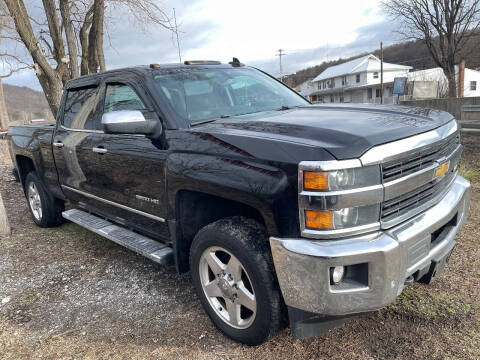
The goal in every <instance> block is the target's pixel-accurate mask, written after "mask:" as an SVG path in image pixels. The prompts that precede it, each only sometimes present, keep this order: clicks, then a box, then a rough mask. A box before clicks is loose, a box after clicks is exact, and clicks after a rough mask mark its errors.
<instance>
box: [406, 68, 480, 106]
mask: <svg viewBox="0 0 480 360" xmlns="http://www.w3.org/2000/svg"><path fill="white" fill-rule="evenodd" d="M458 79H459V76H458V66H457V65H456V66H455V81H456V82H457V95H458ZM419 82H422V83H424V84H426V83H430V84H431V86H432V87H436V89H437V90H436V91H435V93H436V94H435V95H434V96H428V97H443V96H447V94H448V81H447V77H446V76H445V74H444V72H443V70H442V69H441V68H433V69H426V70H419V71H412V72H410V73H408V75H407V84H410V85H409V86H408V88H409V91H408V95H407V96H409V97H412V98H417V99H418V98H421V97H425V96H422V94H421V92H420V91H416V90H417V86H415V85H416V84H417V83H419ZM424 88H425V87H424ZM463 96H464V97H474V96H480V71H477V70H472V69H468V68H465V72H464V80H463Z"/></svg>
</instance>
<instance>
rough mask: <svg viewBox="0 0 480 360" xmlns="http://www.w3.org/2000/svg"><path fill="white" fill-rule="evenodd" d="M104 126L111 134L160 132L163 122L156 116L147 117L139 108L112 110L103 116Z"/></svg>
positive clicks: (149, 133)
mask: <svg viewBox="0 0 480 360" xmlns="http://www.w3.org/2000/svg"><path fill="white" fill-rule="evenodd" d="M102 127H103V130H104V131H105V132H106V133H110V134H144V135H152V134H154V133H159V132H161V130H159V128H160V129H161V124H160V121H159V119H158V118H157V117H156V116H155V117H154V119H145V117H144V116H143V114H142V113H141V112H140V111H138V110H120V111H112V112H109V113H106V114H103V116H102Z"/></svg>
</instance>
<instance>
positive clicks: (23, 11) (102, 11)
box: [0, 0, 173, 116]
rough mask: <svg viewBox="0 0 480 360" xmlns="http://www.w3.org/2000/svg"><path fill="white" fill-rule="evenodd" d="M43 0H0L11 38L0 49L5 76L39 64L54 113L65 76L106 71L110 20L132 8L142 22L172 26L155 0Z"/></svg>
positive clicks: (0, 12) (6, 33) (0, 11)
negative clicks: (106, 34)
mask: <svg viewBox="0 0 480 360" xmlns="http://www.w3.org/2000/svg"><path fill="white" fill-rule="evenodd" d="M41 4H42V6H41V7H39V6H37V5H39V1H38V4H34V5H31V8H30V9H27V7H26V6H25V3H24V1H22V0H0V24H2V25H3V29H4V30H6V31H4V33H3V34H1V33H0V39H4V40H6V41H7V42H8V43H9V44H10V47H7V50H5V51H0V58H1V60H2V62H3V64H4V65H5V64H6V65H7V66H8V67H9V71H7V74H4V75H1V76H0V78H2V77H7V76H10V75H11V74H12V73H14V72H16V71H19V70H22V69H26V68H32V69H34V70H35V73H36V75H37V78H38V80H39V82H40V85H41V86H42V88H43V91H44V93H45V97H46V98H47V102H48V104H49V106H50V109H51V111H52V113H53V115H54V116H56V114H57V112H58V107H59V105H60V99H61V95H62V89H63V85H64V84H65V82H66V81H68V80H69V79H72V78H75V77H78V76H79V75H87V74H91V73H96V72H98V71H105V69H106V63H105V56H104V44H103V41H104V32H105V31H106V27H107V25H108V23H109V21H110V20H112V21H113V20H114V18H115V17H117V18H118V17H122V16H124V15H125V14H126V13H130V14H133V16H134V18H135V19H136V20H139V19H141V20H142V22H141V24H140V26H141V27H144V26H146V24H147V23H149V24H154V25H159V26H161V27H163V28H165V29H168V30H172V29H173V26H172V24H171V23H170V18H169V17H168V16H167V15H166V13H165V12H164V11H163V10H162V9H161V8H160V7H159V6H158V5H157V4H156V0H42V1H41ZM109 7H110V10H111V11H109V12H108V13H107V12H106V10H108V8H109ZM12 48H13V49H15V50H14V51H12V50H11V49H12ZM8 49H10V50H8ZM22 51H23V53H22Z"/></svg>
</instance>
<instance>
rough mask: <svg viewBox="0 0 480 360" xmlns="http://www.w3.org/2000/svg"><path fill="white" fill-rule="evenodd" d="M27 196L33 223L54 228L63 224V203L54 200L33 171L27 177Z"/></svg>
mask: <svg viewBox="0 0 480 360" xmlns="http://www.w3.org/2000/svg"><path fill="white" fill-rule="evenodd" d="M25 196H26V197H27V203H28V208H29V210H30V214H31V215H32V218H33V221H35V223H36V224H37V225H38V226H40V227H52V226H56V225H60V224H61V223H62V211H63V210H64V204H63V202H62V201H60V200H58V199H55V198H53V197H52V196H51V195H50V194H49V193H48V191H47V189H46V188H45V185H43V182H42V181H41V180H40V179H39V178H38V176H37V174H36V173H35V172H34V171H32V172H30V173H28V174H27V176H26V177H25Z"/></svg>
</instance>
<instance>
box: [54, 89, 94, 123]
mask: <svg viewBox="0 0 480 360" xmlns="http://www.w3.org/2000/svg"><path fill="white" fill-rule="evenodd" d="M66 96H67V98H66V101H65V107H64V110H63V122H62V125H63V126H64V127H66V128H69V129H82V130H96V128H97V126H96V123H95V108H96V106H97V103H98V89H97V87H87V88H81V89H71V90H68V91H67V95H66Z"/></svg>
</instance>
